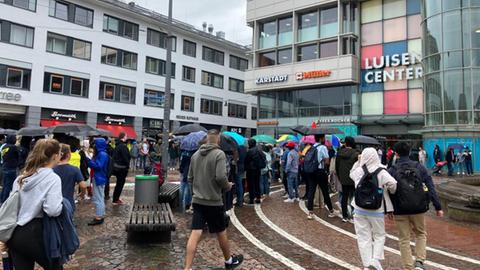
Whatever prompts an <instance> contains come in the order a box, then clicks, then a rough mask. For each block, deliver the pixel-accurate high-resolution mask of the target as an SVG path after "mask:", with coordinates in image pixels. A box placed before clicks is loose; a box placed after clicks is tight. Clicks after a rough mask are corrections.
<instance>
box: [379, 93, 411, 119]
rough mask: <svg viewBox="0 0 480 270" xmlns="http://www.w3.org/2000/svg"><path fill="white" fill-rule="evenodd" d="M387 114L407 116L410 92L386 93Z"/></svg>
mask: <svg viewBox="0 0 480 270" xmlns="http://www.w3.org/2000/svg"><path fill="white" fill-rule="evenodd" d="M384 99H385V101H384V112H385V114H406V113H408V91H407V90H400V91H386V92H385V93H384Z"/></svg>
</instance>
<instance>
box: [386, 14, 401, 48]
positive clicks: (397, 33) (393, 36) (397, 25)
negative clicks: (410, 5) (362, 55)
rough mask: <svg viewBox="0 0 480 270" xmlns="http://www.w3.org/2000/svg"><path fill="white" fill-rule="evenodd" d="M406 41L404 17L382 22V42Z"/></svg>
mask: <svg viewBox="0 0 480 270" xmlns="http://www.w3.org/2000/svg"><path fill="white" fill-rule="evenodd" d="M405 39H407V20H406V17H401V18H396V19H391V20H386V21H383V41H384V42H393V41H399V40H405Z"/></svg>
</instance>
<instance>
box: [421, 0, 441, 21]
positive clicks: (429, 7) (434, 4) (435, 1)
mask: <svg viewBox="0 0 480 270" xmlns="http://www.w3.org/2000/svg"><path fill="white" fill-rule="evenodd" d="M441 4H442V3H441V2H440V1H439V0H425V14H426V16H427V17H430V16H432V15H435V14H437V13H439V12H440V11H441Z"/></svg>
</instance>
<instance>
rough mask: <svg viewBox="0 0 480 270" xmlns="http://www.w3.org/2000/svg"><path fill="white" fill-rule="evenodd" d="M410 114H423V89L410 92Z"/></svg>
mask: <svg viewBox="0 0 480 270" xmlns="http://www.w3.org/2000/svg"><path fill="white" fill-rule="evenodd" d="M408 101H409V104H408V112H409V113H423V89H411V90H410V91H408Z"/></svg>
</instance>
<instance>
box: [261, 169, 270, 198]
mask: <svg viewBox="0 0 480 270" xmlns="http://www.w3.org/2000/svg"><path fill="white" fill-rule="evenodd" d="M268 178H269V177H268V173H266V174H262V175H260V195H269V194H270V182H269V181H268V180H269V179H268Z"/></svg>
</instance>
